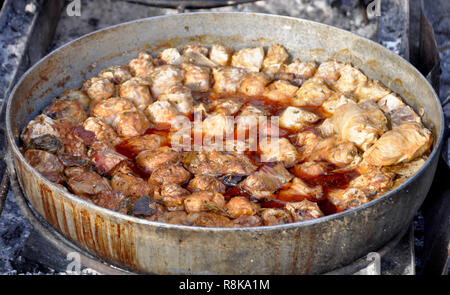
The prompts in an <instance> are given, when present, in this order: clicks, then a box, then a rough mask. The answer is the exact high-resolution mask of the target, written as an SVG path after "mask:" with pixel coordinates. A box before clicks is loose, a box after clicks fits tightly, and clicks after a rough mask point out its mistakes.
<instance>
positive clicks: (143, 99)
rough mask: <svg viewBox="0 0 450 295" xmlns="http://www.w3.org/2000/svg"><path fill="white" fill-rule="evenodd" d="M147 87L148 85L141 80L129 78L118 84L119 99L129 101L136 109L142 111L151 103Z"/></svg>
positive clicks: (145, 81)
mask: <svg viewBox="0 0 450 295" xmlns="http://www.w3.org/2000/svg"><path fill="white" fill-rule="evenodd" d="M149 85H150V83H149V82H148V81H147V80H144V79H142V78H131V79H129V80H128V81H126V82H124V83H122V84H120V90H119V93H120V97H122V98H126V99H129V100H130V101H131V102H132V103H133V104H134V105H135V106H136V108H137V109H139V110H141V111H143V110H145V109H146V108H147V107H148V105H149V104H150V103H152V96H151V94H150V89H149Z"/></svg>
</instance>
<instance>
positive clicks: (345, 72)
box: [334, 64, 367, 94]
mask: <svg viewBox="0 0 450 295" xmlns="http://www.w3.org/2000/svg"><path fill="white" fill-rule="evenodd" d="M366 82H367V77H366V76H365V75H364V74H363V73H362V72H361V71H360V70H358V69H357V68H355V67H353V66H352V65H351V64H345V65H344V66H343V67H342V68H341V69H340V77H339V79H338V80H337V81H336V83H335V84H334V87H336V89H337V90H339V91H340V92H341V93H343V94H353V93H354V92H355V90H356V89H357V88H358V87H360V86H362V85H365V83H366Z"/></svg>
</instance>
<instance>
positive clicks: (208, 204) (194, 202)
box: [184, 192, 225, 213]
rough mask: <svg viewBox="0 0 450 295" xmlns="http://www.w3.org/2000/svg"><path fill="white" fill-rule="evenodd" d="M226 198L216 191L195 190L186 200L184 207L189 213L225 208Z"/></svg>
mask: <svg viewBox="0 0 450 295" xmlns="http://www.w3.org/2000/svg"><path fill="white" fill-rule="evenodd" d="M224 207H225V198H224V197H223V195H222V194H219V193H214V192H195V193H192V194H191V195H189V196H188V197H187V198H186V199H185V200H184V208H185V210H186V212H188V213H198V212H201V211H217V210H219V211H220V210H223V209H224Z"/></svg>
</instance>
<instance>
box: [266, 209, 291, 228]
mask: <svg viewBox="0 0 450 295" xmlns="http://www.w3.org/2000/svg"><path fill="white" fill-rule="evenodd" d="M261 219H262V220H263V224H264V225H269V226H270V225H279V224H285V223H289V222H292V217H291V215H290V214H289V213H288V212H286V211H285V210H283V209H273V208H266V209H263V210H262V212H261Z"/></svg>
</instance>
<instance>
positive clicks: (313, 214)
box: [286, 200, 324, 222]
mask: <svg viewBox="0 0 450 295" xmlns="http://www.w3.org/2000/svg"><path fill="white" fill-rule="evenodd" d="M286 211H288V212H289V213H290V214H291V216H292V220H293V222H299V221H305V220H311V219H316V218H319V217H322V216H323V215H324V214H323V212H322V211H321V210H320V208H319V206H317V203H315V202H310V201H308V200H303V201H301V202H295V203H287V204H286Z"/></svg>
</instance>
